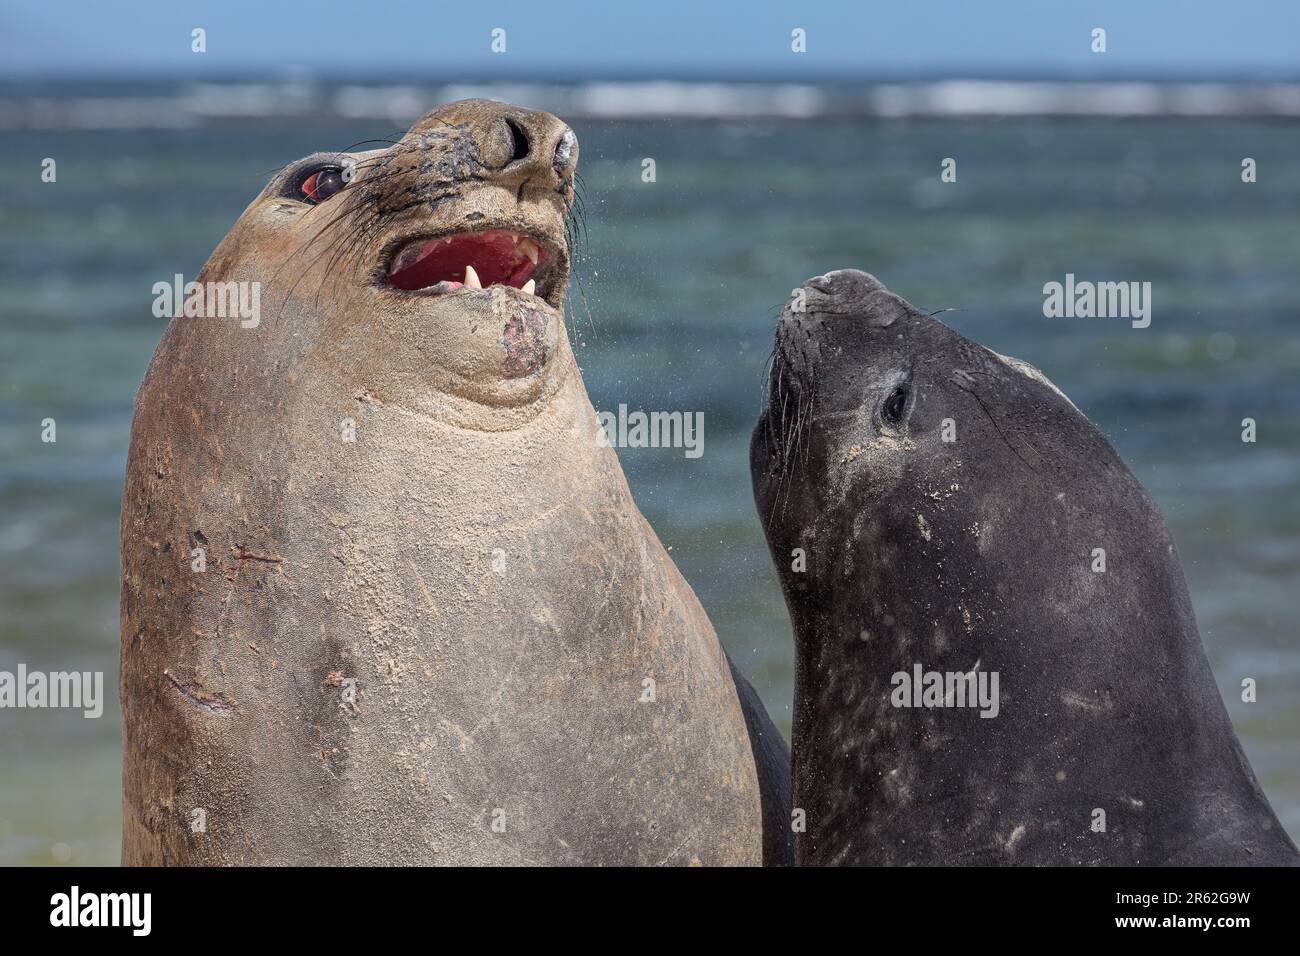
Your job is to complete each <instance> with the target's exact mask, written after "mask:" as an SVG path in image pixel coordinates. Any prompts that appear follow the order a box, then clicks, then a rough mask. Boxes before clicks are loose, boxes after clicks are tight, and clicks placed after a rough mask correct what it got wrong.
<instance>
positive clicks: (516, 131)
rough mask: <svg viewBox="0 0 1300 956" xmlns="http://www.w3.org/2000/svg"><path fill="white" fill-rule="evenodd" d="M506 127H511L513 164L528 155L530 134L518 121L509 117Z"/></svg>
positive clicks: (511, 157) (511, 159) (511, 156)
mask: <svg viewBox="0 0 1300 956" xmlns="http://www.w3.org/2000/svg"><path fill="white" fill-rule="evenodd" d="M506 126H508V127H510V162H512V163H513V162H515V161H516V160H519V159H523V158H524V157H525V156H527V155H528V133H527V132H526V131H525V130H524V128H523V127H522V126H521V125H519V122H518V120H514V119H511V118H510V117H509V116H507V117H506Z"/></svg>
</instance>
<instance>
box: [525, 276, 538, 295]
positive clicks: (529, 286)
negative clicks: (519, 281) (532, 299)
mask: <svg viewBox="0 0 1300 956" xmlns="http://www.w3.org/2000/svg"><path fill="white" fill-rule="evenodd" d="M523 291H524V292H527V293H528V294H529V295H532V294H533V293H534V292H536V291H537V282H536V281H535V280H533V279H529V280H528V281H527V282H525V283H524V285H523Z"/></svg>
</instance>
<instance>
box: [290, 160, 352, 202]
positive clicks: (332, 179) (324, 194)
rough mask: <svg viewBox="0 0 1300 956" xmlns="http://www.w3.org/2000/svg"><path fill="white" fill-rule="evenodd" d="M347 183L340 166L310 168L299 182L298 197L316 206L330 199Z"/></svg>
mask: <svg viewBox="0 0 1300 956" xmlns="http://www.w3.org/2000/svg"><path fill="white" fill-rule="evenodd" d="M347 184H348V181H347V180H346V179H345V178H344V173H343V170H342V169H341V168H339V167H338V166H324V167H322V168H320V169H314V170H309V171H308V172H307V174H306V176H305V178H304V179H303V180H302V182H301V183H299V184H298V196H297V198H298V199H300V200H302V201H303V202H307V203H311V204H312V205H313V206H314V205H316V204H317V203H322V202H324V201H325V200H327V199H329V198H330V197H331V196H333V195H334V194H335V193H336V192H338V191H339V190H340V189H342V188H343V187H344V186H346V185H347Z"/></svg>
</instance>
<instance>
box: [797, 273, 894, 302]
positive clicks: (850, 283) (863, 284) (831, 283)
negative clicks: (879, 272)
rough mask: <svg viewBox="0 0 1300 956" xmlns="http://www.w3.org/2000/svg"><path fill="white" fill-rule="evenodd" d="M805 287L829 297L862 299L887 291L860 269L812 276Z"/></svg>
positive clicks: (870, 275)
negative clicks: (871, 294) (873, 293)
mask: <svg viewBox="0 0 1300 956" xmlns="http://www.w3.org/2000/svg"><path fill="white" fill-rule="evenodd" d="M805 285H806V286H807V287H808V288H809V289H813V290H815V291H817V292H821V293H824V294H826V295H831V296H849V297H862V296H865V295H867V294H868V293H871V292H887V291H888V290H887V289H886V288H885V284H884V283H883V282H881V281H880V280H879V279H877V278H876V277H875V276H873V275H872V274H871V273H870V272H863V271H862V270H861V269H836V270H835V271H834V272H827V273H826V274H825V275H820V276H814V277H813V278H811V279H809V280H808V281H807V282H806V283H805Z"/></svg>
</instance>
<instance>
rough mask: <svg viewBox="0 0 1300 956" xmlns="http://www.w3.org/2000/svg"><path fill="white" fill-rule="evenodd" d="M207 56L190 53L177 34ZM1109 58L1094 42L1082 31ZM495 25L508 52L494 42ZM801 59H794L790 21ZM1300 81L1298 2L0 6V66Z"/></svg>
mask: <svg viewBox="0 0 1300 956" xmlns="http://www.w3.org/2000/svg"><path fill="white" fill-rule="evenodd" d="M196 26H197V27H203V28H204V29H205V30H206V31H207V43H208V52H207V53H206V54H203V55H201V56H200V55H195V54H193V53H191V52H190V31H191V29H192V28H194V27H196ZM1098 26H1100V27H1104V28H1105V29H1106V30H1107V40H1108V52H1107V53H1106V54H1105V55H1096V54H1093V53H1091V52H1090V50H1089V35H1090V32H1091V30H1092V28H1093V27H1098ZM494 27H503V28H505V30H506V42H507V51H506V53H505V54H493V53H492V52H491V51H490V49H489V44H490V33H491V30H492V29H493V28H494ZM794 27H802V28H804V29H806V30H807V33H808V52H807V53H806V54H804V55H795V54H793V53H791V52H790V46H789V44H790V31H791V29H793V28H794ZM297 70H307V71H310V72H313V73H337V74H340V75H356V74H364V73H372V74H380V73H415V74H421V75H426V76H429V77H431V78H441V77H450V78H454V77H465V78H492V77H511V76H545V77H554V78H559V79H565V78H572V79H578V78H581V77H584V76H591V75H610V74H613V75H618V74H627V75H646V74H655V75H663V76H670V77H671V76H675V75H693V76H700V75H706V76H707V75H716V76H740V75H743V76H753V77H773V78H789V79H797V78H799V77H810V78H811V77H816V76H817V75H828V74H856V75H863V76H884V75H899V74H906V75H924V76H936V75H937V76H944V75H972V74H978V75H1023V74H1028V75H1046V76H1055V75H1068V76H1079V77H1099V78H1103V77H1124V76H1159V75H1176V76H1180V77H1197V76H1207V77H1215V76H1230V75H1243V76H1260V77H1275V76H1287V77H1295V76H1297V75H1300V0H1217V2H1216V0H1087V2H1081V0H890V2H877V0H857V2H852V0H832V2H822V3H817V2H805V3H787V2H762V0H751V2H748V3H739V2H719V3H709V2H706V0H601V2H588V3H578V2H570V0H531V2H507V3H481V2H475V0H469V2H461V3H455V4H451V3H437V2H430V0H422V2H417V0H314V2H297V3H283V2H282V3H274V2H269V0H220V2H184V0H138V2H130V0H123V2H114V3H109V2H102V0H101V2H90V0H4V4H3V8H0V72H3V73H6V74H9V75H11V76H12V75H19V76H23V75H26V76H38V75H39V76H48V75H68V74H94V73H124V72H131V73H166V74H176V73H181V74H191V75H194V76H196V77H203V76H212V77H215V76H219V75H231V74H240V73H262V74H268V73H269V74H274V73H281V72H293V71H297Z"/></svg>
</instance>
